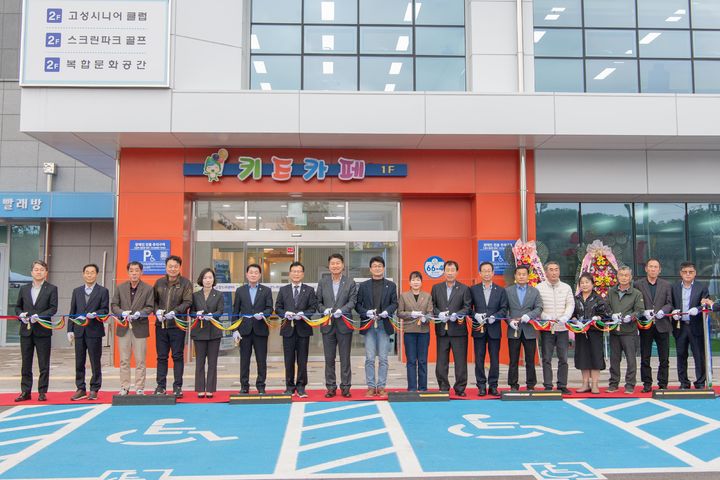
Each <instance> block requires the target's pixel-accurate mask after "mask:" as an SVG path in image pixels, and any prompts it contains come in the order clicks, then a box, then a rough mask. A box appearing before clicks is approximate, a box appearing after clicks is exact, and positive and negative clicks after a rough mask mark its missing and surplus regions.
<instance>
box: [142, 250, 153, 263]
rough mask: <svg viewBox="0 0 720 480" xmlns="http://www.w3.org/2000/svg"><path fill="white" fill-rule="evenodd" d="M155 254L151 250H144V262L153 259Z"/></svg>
mask: <svg viewBox="0 0 720 480" xmlns="http://www.w3.org/2000/svg"><path fill="white" fill-rule="evenodd" d="M152 258H153V254H152V251H150V250H143V263H145V262H147V261H149V260H152Z"/></svg>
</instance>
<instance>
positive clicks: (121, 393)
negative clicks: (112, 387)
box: [118, 388, 128, 397]
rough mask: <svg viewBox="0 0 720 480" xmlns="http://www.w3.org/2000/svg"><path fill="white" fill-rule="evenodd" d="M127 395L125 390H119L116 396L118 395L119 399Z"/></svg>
mask: <svg viewBox="0 0 720 480" xmlns="http://www.w3.org/2000/svg"><path fill="white" fill-rule="evenodd" d="M127 394H128V391H127V388H121V389H120V391H119V392H118V395H120V396H121V397H124V396H125V395H127Z"/></svg>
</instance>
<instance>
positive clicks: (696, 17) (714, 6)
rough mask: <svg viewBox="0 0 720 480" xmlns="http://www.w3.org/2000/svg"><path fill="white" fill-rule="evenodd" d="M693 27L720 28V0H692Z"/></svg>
mask: <svg viewBox="0 0 720 480" xmlns="http://www.w3.org/2000/svg"><path fill="white" fill-rule="evenodd" d="M690 3H691V11H692V25H693V28H720V2H718V1H717V0H691V2H690Z"/></svg>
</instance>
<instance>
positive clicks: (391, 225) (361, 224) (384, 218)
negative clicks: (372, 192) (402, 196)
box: [348, 202, 399, 230]
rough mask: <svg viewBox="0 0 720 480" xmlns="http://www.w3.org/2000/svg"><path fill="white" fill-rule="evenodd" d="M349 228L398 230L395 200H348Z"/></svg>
mask: <svg viewBox="0 0 720 480" xmlns="http://www.w3.org/2000/svg"><path fill="white" fill-rule="evenodd" d="M348 208H349V211H350V230H398V228H399V226H398V203H397V202H350V203H349V204H348Z"/></svg>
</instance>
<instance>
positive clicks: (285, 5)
mask: <svg viewBox="0 0 720 480" xmlns="http://www.w3.org/2000/svg"><path fill="white" fill-rule="evenodd" d="M301 19H302V1H301V0H253V2H252V21H253V23H300V21H301Z"/></svg>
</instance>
